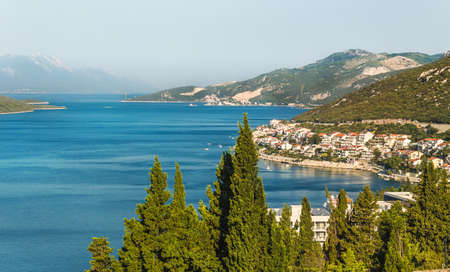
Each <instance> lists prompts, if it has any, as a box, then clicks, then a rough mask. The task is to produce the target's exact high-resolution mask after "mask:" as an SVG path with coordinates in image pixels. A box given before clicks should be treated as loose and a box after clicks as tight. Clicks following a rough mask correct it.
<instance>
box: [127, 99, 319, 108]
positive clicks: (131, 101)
mask: <svg viewBox="0 0 450 272" xmlns="http://www.w3.org/2000/svg"><path fill="white" fill-rule="evenodd" d="M119 102H120V103H173V104H177V103H181V104H182V103H198V104H203V106H207V107H210V106H217V107H242V106H247V107H290V108H299V109H306V110H309V109H312V107H301V106H298V105H265V104H258V105H254V104H248V105H247V104H234V105H227V104H221V105H218V104H208V102H205V101H155V100H143V101H136V100H120V101H119Z"/></svg>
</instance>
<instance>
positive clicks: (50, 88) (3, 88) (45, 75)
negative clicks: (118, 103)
mask: <svg viewBox="0 0 450 272" xmlns="http://www.w3.org/2000/svg"><path fill="white" fill-rule="evenodd" d="M149 89H150V88H149V86H146V85H144V84H142V83H139V82H134V81H131V80H127V79H124V78H120V77H117V76H114V75H112V74H109V73H106V72H104V71H102V70H97V69H91V68H86V69H75V68H71V67H69V66H67V65H65V64H64V63H62V62H61V61H60V60H59V59H58V58H55V57H51V56H45V55H41V54H36V55H32V56H22V55H3V56H0V92H15V91H20V92H24V91H25V92H26V91H46V92H110V93H113V92H125V91H128V92H133V91H141V92H142V91H148V90H149Z"/></svg>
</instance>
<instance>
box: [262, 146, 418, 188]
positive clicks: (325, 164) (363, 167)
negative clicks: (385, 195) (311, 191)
mask: <svg viewBox="0 0 450 272" xmlns="http://www.w3.org/2000/svg"><path fill="white" fill-rule="evenodd" d="M258 158H259V159H263V160H267V161H272V162H279V163H285V164H289V165H295V166H303V167H314V168H328V169H341V170H359V171H365V172H370V173H372V174H375V175H376V176H377V177H379V178H381V179H384V180H391V181H396V182H406V181H408V179H409V180H410V182H412V183H418V182H419V181H420V180H419V179H418V178H416V177H408V176H403V175H398V174H393V175H387V174H384V173H383V172H382V170H381V169H379V168H376V167H373V166H371V165H368V164H359V163H346V162H330V161H316V160H310V159H305V160H302V161H300V160H298V159H294V158H289V157H284V156H276V155H267V154H264V153H261V152H258Z"/></svg>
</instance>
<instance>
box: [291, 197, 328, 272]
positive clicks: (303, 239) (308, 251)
mask: <svg viewBox="0 0 450 272" xmlns="http://www.w3.org/2000/svg"><path fill="white" fill-rule="evenodd" d="M298 239H299V251H298V252H296V254H297V255H298V257H297V258H298V261H297V268H296V271H321V269H322V266H323V258H322V248H321V246H320V244H319V243H318V242H315V241H314V231H313V223H312V214H311V206H310V204H309V201H308V199H307V198H306V197H304V198H303V200H302V211H301V214H300V223H299V235H298Z"/></svg>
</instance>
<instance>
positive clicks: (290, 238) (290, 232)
mask: <svg viewBox="0 0 450 272" xmlns="http://www.w3.org/2000/svg"><path fill="white" fill-rule="evenodd" d="M291 216H292V209H291V206H289V205H286V204H284V205H283V209H282V210H281V218H280V223H279V224H280V228H281V232H282V243H283V246H284V247H285V248H286V260H287V263H288V265H289V267H292V266H293V265H294V262H295V258H294V252H295V249H294V246H295V244H294V240H295V239H296V234H297V232H296V230H295V229H294V226H292V223H291Z"/></svg>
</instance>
